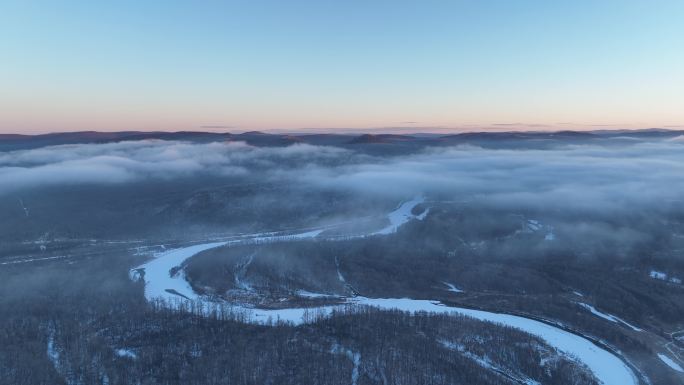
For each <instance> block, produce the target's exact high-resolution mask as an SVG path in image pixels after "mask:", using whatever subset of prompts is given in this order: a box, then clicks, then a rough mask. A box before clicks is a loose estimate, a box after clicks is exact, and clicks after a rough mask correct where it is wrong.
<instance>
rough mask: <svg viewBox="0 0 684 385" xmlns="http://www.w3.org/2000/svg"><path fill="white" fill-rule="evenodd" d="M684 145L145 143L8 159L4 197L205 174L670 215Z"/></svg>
mask: <svg viewBox="0 0 684 385" xmlns="http://www.w3.org/2000/svg"><path fill="white" fill-rule="evenodd" d="M683 146H684V145H683V144H682V142H681V141H659V142H635V143H633V144H630V145H621V146H597V145H564V146H559V147H556V148H553V149H545V150H515V149H506V150H492V149H483V148H479V147H472V146H460V147H450V148H432V149H426V150H424V151H422V152H420V153H418V154H413V155H406V156H393V157H378V156H375V157H371V156H367V155H362V154H359V153H355V152H353V151H351V150H345V149H340V148H334V147H319V146H310V145H293V146H289V147H275V148H274V147H252V146H248V145H245V144H243V143H208V144H191V143H184V142H168V141H139V142H121V143H112V144H85V145H68V146H54V147H45V148H41V149H34V150H25V151H14V152H7V153H0V193H2V192H8V191H16V190H18V189H24V188H35V187H40V186H45V185H57V184H74V183H96V184H112V183H126V182H132V181H141V180H152V179H166V180H169V179H173V178H179V177H188V176H196V175H214V176H219V177H245V178H247V177H250V176H255V175H256V176H259V177H260V178H270V179H273V180H277V181H280V182H283V183H288V182H297V183H301V184H304V185H308V186H311V188H314V189H315V188H323V187H325V188H332V189H341V190H350V191H357V192H360V193H368V194H374V195H386V196H388V197H392V198H396V199H402V198H403V197H407V196H410V195H413V194H419V193H426V194H441V195H447V196H449V197H452V198H454V199H478V200H484V201H486V202H488V204H491V205H504V206H505V205H510V204H515V205H518V206H522V207H532V208H535V207H536V208H553V207H556V208H573V209H580V210H602V211H610V210H613V209H621V208H625V207H626V206H628V205H637V204H638V205H641V206H663V205H666V204H670V203H672V202H677V201H679V200H680V199H682V198H681V196H682V192H684V178H683V177H682V176H684V152H683V151H682V150H684V147H683Z"/></svg>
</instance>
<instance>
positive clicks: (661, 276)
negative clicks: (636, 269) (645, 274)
mask: <svg viewBox="0 0 684 385" xmlns="http://www.w3.org/2000/svg"><path fill="white" fill-rule="evenodd" d="M649 276H650V277H651V278H653V279H660V280H663V281H665V280H666V279H667V274H665V273H663V272H662V271H656V270H651V273H650V274H649Z"/></svg>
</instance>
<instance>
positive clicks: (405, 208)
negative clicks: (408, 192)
mask: <svg viewBox="0 0 684 385" xmlns="http://www.w3.org/2000/svg"><path fill="white" fill-rule="evenodd" d="M423 202H425V197H422V196H417V197H415V198H413V199H411V200H410V201H407V202H404V203H402V204H401V205H399V207H397V208H396V210H394V211H392V212H391V213H389V214H388V215H387V219H389V222H390V224H389V225H388V226H386V227H385V228H383V229H382V230H378V231H376V232H374V233H373V234H379V235H383V234H392V233H396V232H397V229H398V228H399V227H400V226H401V225H403V224H404V223H406V222H408V221H410V220H411V219H414V218H415V219H418V220H423V219H424V218H425V216H426V215H427V213H428V210H427V209H426V210H425V211H423V212H422V213H421V214H420V215H413V213H412V211H413V208H414V207H416V206H418V205H419V204H421V203H423Z"/></svg>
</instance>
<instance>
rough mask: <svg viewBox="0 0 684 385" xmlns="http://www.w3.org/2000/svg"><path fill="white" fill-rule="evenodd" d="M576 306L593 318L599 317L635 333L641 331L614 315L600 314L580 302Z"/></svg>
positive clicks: (593, 308)
mask: <svg viewBox="0 0 684 385" xmlns="http://www.w3.org/2000/svg"><path fill="white" fill-rule="evenodd" d="M577 304H578V305H580V306H582V307H583V308H585V309H587V310H589V311H590V312H591V314H593V315H595V316H597V317H601V318H603V319H605V320H608V321H610V322H615V323H621V324H623V325H625V326H627V327H628V328H630V329H632V330H634V331H635V332H640V331H642V330H641V329H639V328H638V327H636V326H634V325H632V324H630V323H629V322H627V321H625V320H623V319H622V318H620V317H616V316H614V315H612V314H607V313H603V312H600V311H598V310H596V308H595V307H593V306H591V305H589V304H586V303H582V302H578V303H577Z"/></svg>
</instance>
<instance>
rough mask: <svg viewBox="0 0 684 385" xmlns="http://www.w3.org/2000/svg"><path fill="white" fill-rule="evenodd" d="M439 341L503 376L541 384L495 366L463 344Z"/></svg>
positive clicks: (532, 384)
mask: <svg viewBox="0 0 684 385" xmlns="http://www.w3.org/2000/svg"><path fill="white" fill-rule="evenodd" d="M439 342H440V343H441V344H442V345H443V346H444V347H445V348H447V349H450V350H455V351H457V352H459V353H461V354H462V355H463V356H464V357H468V358H469V359H471V360H473V361H475V362H476V363H477V364H478V365H480V366H482V367H483V368H485V369H489V370H492V371H495V372H497V373H499V374H501V375H502V376H504V377H505V378H508V379H511V380H513V381H515V382H519V383H521V384H525V385H541V384H540V383H539V382H538V381H535V380H533V379H532V378H529V377H527V376H524V375H522V374H520V373H513V372H512V371H510V370H508V369H506V368H502V367H499V366H497V365H496V364H495V363H493V362H492V361H491V360H489V358H487V357H486V356H484V357H480V356H478V355H476V354H473V353H471V352H469V351H468V350H466V348H465V346H463V345H460V344H456V343H453V342H449V341H444V340H442V341H439Z"/></svg>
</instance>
